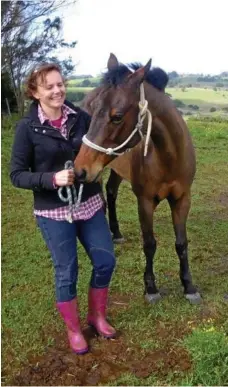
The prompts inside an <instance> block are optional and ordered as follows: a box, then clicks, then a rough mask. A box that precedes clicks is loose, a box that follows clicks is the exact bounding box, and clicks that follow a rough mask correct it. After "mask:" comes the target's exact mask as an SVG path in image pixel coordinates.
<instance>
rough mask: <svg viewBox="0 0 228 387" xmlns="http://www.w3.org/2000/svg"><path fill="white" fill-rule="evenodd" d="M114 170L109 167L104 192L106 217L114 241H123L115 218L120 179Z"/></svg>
mask: <svg viewBox="0 0 228 387" xmlns="http://www.w3.org/2000/svg"><path fill="white" fill-rule="evenodd" d="M122 180H123V179H122V177H120V176H119V175H118V174H117V173H116V172H115V171H113V170H112V169H111V173H110V176H109V179H108V182H107V184H106V193H107V203H108V217H109V226H110V230H111V232H112V234H113V242H114V243H123V242H124V238H123V236H122V234H121V232H120V229H119V223H118V220H117V214H116V199H117V194H118V189H119V186H120V183H121V181H122Z"/></svg>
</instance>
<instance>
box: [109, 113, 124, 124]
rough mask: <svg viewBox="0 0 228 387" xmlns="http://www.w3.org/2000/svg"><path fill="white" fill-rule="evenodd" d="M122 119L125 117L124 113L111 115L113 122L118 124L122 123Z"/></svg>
mask: <svg viewBox="0 0 228 387" xmlns="http://www.w3.org/2000/svg"><path fill="white" fill-rule="evenodd" d="M122 119H123V115H122V114H116V115H115V116H112V117H111V122H112V123H113V124H116V125H118V124H120V123H121V121H122Z"/></svg>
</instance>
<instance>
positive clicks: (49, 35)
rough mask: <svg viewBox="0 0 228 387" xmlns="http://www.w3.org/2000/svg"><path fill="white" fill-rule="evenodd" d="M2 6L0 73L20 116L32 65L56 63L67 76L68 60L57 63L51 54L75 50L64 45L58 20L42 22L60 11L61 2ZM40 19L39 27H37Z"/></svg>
mask: <svg viewBox="0 0 228 387" xmlns="http://www.w3.org/2000/svg"><path fill="white" fill-rule="evenodd" d="M71 2H72V1H71ZM2 3H6V4H4V5H3V7H2V10H1V13H2V19H3V20H2V72H4V73H7V74H8V76H9V78H10V82H11V87H12V89H13V91H14V94H15V97H16V101H17V106H18V111H19V112H20V113H21V114H23V110H24V92H23V83H24V80H25V76H26V75H27V74H28V72H29V71H30V70H31V69H32V68H33V67H34V65H35V64H37V63H43V62H56V63H58V64H60V65H61V67H62V69H63V73H64V75H66V74H67V75H69V74H70V73H71V72H72V71H73V69H74V65H73V63H72V60H71V58H70V57H68V58H66V59H64V60H62V61H60V60H58V58H57V56H56V55H52V56H51V54H55V52H56V50H57V49H59V48H62V49H64V48H67V49H69V48H74V47H75V45H76V42H71V43H66V42H65V41H64V40H63V39H62V36H61V33H62V21H61V19H60V17H54V19H53V20H51V19H50V18H46V19H44V16H46V15H47V14H48V13H52V12H53V11H54V10H56V9H57V8H59V7H60V6H61V4H63V1H58V2H57V1H49V2H46V1H45V2H44V1H41V2H37V3H35V2H31V1H7V2H2ZM66 3H69V1H64V6H65V5H66ZM40 18H42V20H41V23H37V19H39V20H40ZM35 21H36V22H35Z"/></svg>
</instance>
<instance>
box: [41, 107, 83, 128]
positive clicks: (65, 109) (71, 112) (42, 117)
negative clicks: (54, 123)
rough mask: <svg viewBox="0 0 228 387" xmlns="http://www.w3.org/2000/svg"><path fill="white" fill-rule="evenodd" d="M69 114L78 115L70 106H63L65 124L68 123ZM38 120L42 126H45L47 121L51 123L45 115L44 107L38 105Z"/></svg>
mask: <svg viewBox="0 0 228 387" xmlns="http://www.w3.org/2000/svg"><path fill="white" fill-rule="evenodd" d="M69 114H77V112H75V111H74V110H73V109H71V108H70V107H69V106H67V105H65V104H63V106H62V117H63V119H64V122H65V121H67V118H68V116H69ZM38 118H39V120H40V123H41V124H42V125H43V124H44V122H45V121H48V122H50V121H49V118H48V117H47V116H46V114H45V113H44V111H43V109H42V107H41V106H40V104H38Z"/></svg>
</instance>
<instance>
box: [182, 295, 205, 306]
mask: <svg viewBox="0 0 228 387" xmlns="http://www.w3.org/2000/svg"><path fill="white" fill-rule="evenodd" d="M185 298H186V299H187V300H188V301H189V302H190V304H193V305H195V304H201V302H202V301H203V300H202V297H201V295H200V294H199V293H198V292H196V293H193V294H185Z"/></svg>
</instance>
